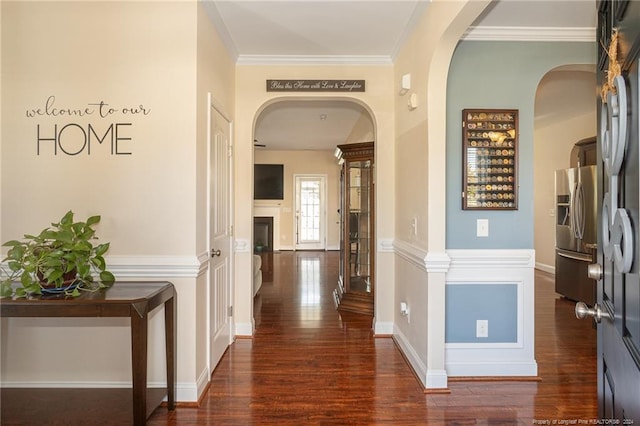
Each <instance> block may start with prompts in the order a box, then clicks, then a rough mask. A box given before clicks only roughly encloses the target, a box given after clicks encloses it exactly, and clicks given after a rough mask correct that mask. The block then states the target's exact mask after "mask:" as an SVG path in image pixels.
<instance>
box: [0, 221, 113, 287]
mask: <svg viewBox="0 0 640 426" xmlns="http://www.w3.org/2000/svg"><path fill="white" fill-rule="evenodd" d="M99 222H100V216H91V217H89V218H88V219H87V220H86V221H85V222H82V221H74V219H73V212H72V211H69V212H67V213H66V214H65V215H64V216H63V217H62V219H60V221H59V222H58V223H52V224H51V227H47V228H45V229H43V230H42V231H41V232H40V234H38V235H29V234H25V235H24V239H23V240H21V241H18V240H11V241H7V242H6V243H4V244H3V246H4V247H10V248H9V251H8V252H7V256H6V257H5V258H4V259H3V263H4V262H6V265H7V267H8V269H9V272H8V273H6V274H3V275H6V277H4V278H2V280H1V281H0V296H2V297H10V296H16V297H25V296H27V295H30V294H42V289H46V288H55V289H63V288H66V286H68V285H69V284H74V286H72V287H73V288H70V289H69V290H64V293H65V294H67V295H69V296H78V295H80V291H81V290H89V291H93V290H97V289H99V288H104V287H108V286H111V285H112V284H113V282H114V281H115V277H114V276H113V274H112V273H111V272H109V271H108V270H107V266H106V263H105V260H104V257H103V256H104V254H105V253H106V251H107V250H108V249H109V243H103V244H98V245H94V244H93V241H94V240H97V237H96V236H95V230H94V228H93V227H94V226H95V225H96V224H98V223H99ZM94 276H95V277H97V278H98V279H96V278H94ZM15 282H19V284H20V285H19V286H18V287H15V286H14V284H13V283H15Z"/></svg>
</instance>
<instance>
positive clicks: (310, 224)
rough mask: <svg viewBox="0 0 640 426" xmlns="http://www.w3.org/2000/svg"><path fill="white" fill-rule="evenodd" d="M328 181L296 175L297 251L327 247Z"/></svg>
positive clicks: (321, 177) (318, 176)
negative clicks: (326, 205) (326, 195)
mask: <svg viewBox="0 0 640 426" xmlns="http://www.w3.org/2000/svg"><path fill="white" fill-rule="evenodd" d="M326 180H327V178H326V176H324V175H295V187H296V194H295V198H296V221H295V224H296V229H295V230H294V231H295V239H296V245H295V248H296V250H324V249H325V247H326V238H325V233H326V223H327V214H326V207H325V204H326V201H325V198H326V197H325V193H326V190H325V188H326Z"/></svg>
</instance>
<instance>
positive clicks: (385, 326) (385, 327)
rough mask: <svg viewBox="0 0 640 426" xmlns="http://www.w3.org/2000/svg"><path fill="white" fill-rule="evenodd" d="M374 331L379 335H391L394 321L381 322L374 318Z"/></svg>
mask: <svg viewBox="0 0 640 426" xmlns="http://www.w3.org/2000/svg"><path fill="white" fill-rule="evenodd" d="M373 323H374V324H375V325H374V326H373V332H374V334H377V335H379V336H390V335H392V334H393V323H392V322H381V321H376V320H375V318H374V319H373Z"/></svg>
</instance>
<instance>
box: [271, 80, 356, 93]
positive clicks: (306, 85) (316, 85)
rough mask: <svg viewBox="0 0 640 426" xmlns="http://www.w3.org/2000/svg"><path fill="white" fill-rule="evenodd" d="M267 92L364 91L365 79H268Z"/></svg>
mask: <svg viewBox="0 0 640 426" xmlns="http://www.w3.org/2000/svg"><path fill="white" fill-rule="evenodd" d="M267 92H364V80H267Z"/></svg>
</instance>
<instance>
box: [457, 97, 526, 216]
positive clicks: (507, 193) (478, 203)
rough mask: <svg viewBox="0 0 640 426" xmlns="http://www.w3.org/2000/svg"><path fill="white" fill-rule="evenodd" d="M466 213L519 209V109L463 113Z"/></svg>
mask: <svg viewBox="0 0 640 426" xmlns="http://www.w3.org/2000/svg"><path fill="white" fill-rule="evenodd" d="M462 139H463V156H462V157H463V158H462V161H463V173H464V177H463V182H462V209H463V210H517V209H518V182H517V177H518V110H517V109H464V110H462Z"/></svg>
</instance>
